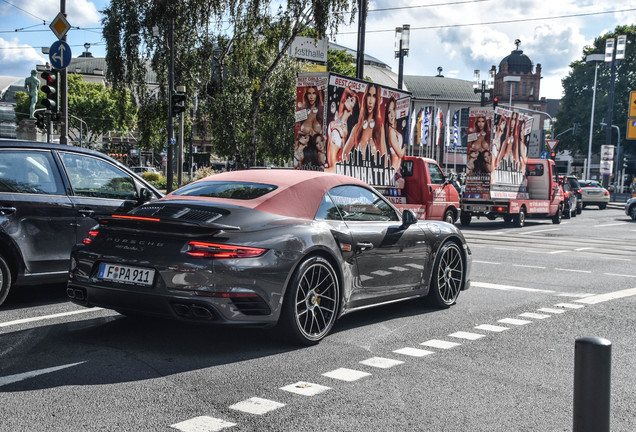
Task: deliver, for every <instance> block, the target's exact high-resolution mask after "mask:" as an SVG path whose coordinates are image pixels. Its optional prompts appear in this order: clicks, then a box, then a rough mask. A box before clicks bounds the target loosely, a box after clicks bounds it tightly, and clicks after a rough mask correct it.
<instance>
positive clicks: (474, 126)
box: [460, 107, 564, 227]
mask: <svg viewBox="0 0 636 432" xmlns="http://www.w3.org/2000/svg"><path fill="white" fill-rule="evenodd" d="M532 120H533V118H532V117H529V116H525V115H523V114H519V113H518V112H515V111H512V110H508V109H505V108H502V107H497V108H496V109H495V110H492V109H487V108H472V109H471V110H470V112H469V124H468V127H469V129H468V132H469V133H468V150H467V151H468V153H467V162H466V168H467V174H466V188H465V194H464V196H463V197H462V200H461V216H460V221H461V223H462V225H464V226H468V225H469V224H470V221H471V219H472V217H473V216H476V217H478V218H479V217H482V216H484V217H486V218H488V219H490V220H495V219H496V218H498V217H501V218H502V219H503V220H504V221H506V222H514V224H515V225H516V226H519V227H522V226H523V225H524V224H525V220H526V218H527V217H543V218H552V222H553V223H555V224H558V223H560V222H561V217H562V213H563V208H564V194H563V190H562V188H561V186H560V184H559V182H558V173H557V170H556V165H555V163H554V161H553V160H550V159H531V158H528V140H529V136H530V132H531V130H532Z"/></svg>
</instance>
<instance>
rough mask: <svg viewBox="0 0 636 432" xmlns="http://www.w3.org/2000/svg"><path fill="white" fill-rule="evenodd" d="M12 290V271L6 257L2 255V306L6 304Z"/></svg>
mask: <svg viewBox="0 0 636 432" xmlns="http://www.w3.org/2000/svg"><path fill="white" fill-rule="evenodd" d="M9 288H11V271H10V270H9V266H8V265H7V262H6V261H5V259H4V257H3V256H2V255H0V305H1V304H2V303H3V302H4V299H6V298H7V295H8V294H9Z"/></svg>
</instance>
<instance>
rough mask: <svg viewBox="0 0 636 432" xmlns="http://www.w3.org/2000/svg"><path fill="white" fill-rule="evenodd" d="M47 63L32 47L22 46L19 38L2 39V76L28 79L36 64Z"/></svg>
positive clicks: (0, 71) (0, 63)
mask: <svg viewBox="0 0 636 432" xmlns="http://www.w3.org/2000/svg"><path fill="white" fill-rule="evenodd" d="M44 62H45V60H44V57H42V56H41V55H40V54H38V52H37V51H36V50H35V49H33V48H32V47H30V46H25V45H24V44H21V43H20V42H19V41H18V39H17V38H13V39H11V40H6V39H3V38H0V65H2V66H0V75H3V76H17V77H22V76H23V75H24V77H26V76H27V75H25V71H26V73H27V74H28V73H29V72H30V71H31V69H35V65H36V64H43V63H44Z"/></svg>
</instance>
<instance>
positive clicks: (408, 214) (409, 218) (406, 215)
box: [402, 209, 417, 227]
mask: <svg viewBox="0 0 636 432" xmlns="http://www.w3.org/2000/svg"><path fill="white" fill-rule="evenodd" d="M414 223H417V216H415V213H413V212H412V211H411V210H408V209H406V210H404V211H403V212H402V226H404V227H407V226H409V225H413V224H414Z"/></svg>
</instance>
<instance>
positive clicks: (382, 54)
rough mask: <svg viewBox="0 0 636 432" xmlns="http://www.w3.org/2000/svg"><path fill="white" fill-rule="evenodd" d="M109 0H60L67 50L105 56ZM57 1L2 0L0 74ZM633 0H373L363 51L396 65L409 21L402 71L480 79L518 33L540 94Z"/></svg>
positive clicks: (25, 50) (29, 46)
mask: <svg viewBox="0 0 636 432" xmlns="http://www.w3.org/2000/svg"><path fill="white" fill-rule="evenodd" d="M108 3H109V2H108V1H107V0H93V1H91V0H66V12H67V20H68V21H69V23H70V24H71V26H72V27H73V29H72V30H71V31H69V33H68V35H67V42H68V43H69V45H70V46H71V50H72V52H73V56H74V57H76V56H78V55H79V54H81V53H82V51H84V50H85V48H84V44H86V43H89V44H91V47H90V49H89V50H90V52H91V53H93V55H94V56H96V57H101V56H104V55H105V42H104V39H103V38H102V36H101V18H102V15H101V13H100V11H101V10H103V9H104V8H105V6H106V5H107V4H108ZM58 12H59V2H56V1H52V2H42V1H34V0H27V1H24V0H0V76H15V77H19V78H24V77H26V76H28V75H29V73H30V71H31V69H34V67H35V65H37V64H44V63H46V62H47V61H48V55H44V54H42V50H41V48H42V47H43V46H50V45H51V44H52V43H53V42H55V41H56V40H57V39H56V37H55V35H54V34H53V32H52V31H51V30H50V29H49V24H50V22H51V21H52V20H53V19H54V18H55V16H56V15H57V14H58ZM635 18H636V0H621V1H618V0H605V1H604V2H599V1H597V0H552V1H546V0H517V1H509V2H505V1H502V0H468V1H463V0H375V1H373V0H371V1H370V2H369V7H368V16H367V22H366V39H365V52H366V53H367V54H369V55H371V56H373V57H376V58H377V59H379V60H381V61H383V62H384V63H386V64H388V65H389V66H390V67H391V68H392V70H393V71H394V72H396V73H397V71H398V60H397V59H396V58H395V55H394V35H395V28H396V27H399V26H401V25H403V24H409V25H410V26H411V38H410V39H411V42H410V46H411V49H410V52H409V55H408V57H406V58H405V59H404V74H405V75H423V76H430V75H436V74H437V68H438V67H442V69H443V71H442V74H443V75H444V76H446V77H450V78H458V79H465V80H470V81H472V79H473V71H474V70H475V69H479V70H481V78H482V79H486V78H487V74H488V70H489V69H490V68H491V66H492V65H496V66H497V67H498V66H499V62H500V61H501V59H503V58H504V57H505V56H507V55H508V54H510V52H511V51H512V50H514V49H515V45H514V42H515V40H516V39H519V40H520V41H521V45H520V46H519V49H521V50H523V52H524V54H526V55H527V56H528V57H530V59H532V61H533V62H534V64H535V66H536V65H537V64H541V67H542V76H543V80H542V82H541V96H542V97H546V98H550V99H556V98H560V97H561V79H563V78H564V77H565V76H567V74H568V72H569V65H570V63H571V62H572V61H573V60H577V59H580V58H581V56H582V50H583V48H584V47H585V46H588V45H591V44H592V43H593V41H594V39H595V38H596V37H598V36H600V35H603V34H604V33H607V32H611V31H613V30H614V29H615V28H616V26H617V25H631V24H634V21H635ZM335 42H337V43H338V44H340V45H344V46H347V47H349V48H352V49H354V50H355V49H356V47H357V21H356V22H354V24H353V25H352V26H347V27H341V28H340V30H339V33H338V35H337V36H336V38H335Z"/></svg>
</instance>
